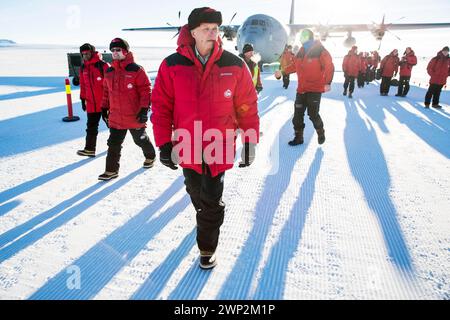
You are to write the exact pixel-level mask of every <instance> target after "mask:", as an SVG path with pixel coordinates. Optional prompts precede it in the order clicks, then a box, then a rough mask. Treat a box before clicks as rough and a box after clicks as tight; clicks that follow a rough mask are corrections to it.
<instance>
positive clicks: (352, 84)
mask: <svg viewBox="0 0 450 320" xmlns="http://www.w3.org/2000/svg"><path fill="white" fill-rule="evenodd" d="M349 85H350V89H349V92H350V93H353V91H354V90H355V77H350V76H346V77H345V81H344V90H345V91H347V88H348V87H349Z"/></svg>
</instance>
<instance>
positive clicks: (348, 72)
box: [342, 46, 361, 98]
mask: <svg viewBox="0 0 450 320" xmlns="http://www.w3.org/2000/svg"><path fill="white" fill-rule="evenodd" d="M360 69H361V60H360V59H359V56H358V47H357V46H353V47H352V48H351V49H350V51H349V52H348V54H347V55H346V56H345V57H344V60H343V61H342V71H343V72H344V77H345V81H344V93H343V95H344V96H346V95H347V89H349V92H348V97H349V98H353V91H354V90H355V79H356V77H357V76H358V74H359V70H360ZM349 85H350V88H349Z"/></svg>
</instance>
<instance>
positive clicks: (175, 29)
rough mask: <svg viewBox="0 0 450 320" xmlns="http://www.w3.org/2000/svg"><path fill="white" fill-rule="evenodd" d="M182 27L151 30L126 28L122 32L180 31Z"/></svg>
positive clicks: (153, 28) (154, 28)
mask: <svg viewBox="0 0 450 320" xmlns="http://www.w3.org/2000/svg"><path fill="white" fill-rule="evenodd" d="M179 28H181V27H173V26H170V27H149V28H126V29H122V31H178V29H179Z"/></svg>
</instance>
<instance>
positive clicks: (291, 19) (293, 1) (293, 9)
mask: <svg viewBox="0 0 450 320" xmlns="http://www.w3.org/2000/svg"><path fill="white" fill-rule="evenodd" d="M294 11H295V0H292V1H291V14H290V16H289V24H294V20H295V16H294Z"/></svg>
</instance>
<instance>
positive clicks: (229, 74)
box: [220, 72, 233, 77]
mask: <svg viewBox="0 0 450 320" xmlns="http://www.w3.org/2000/svg"><path fill="white" fill-rule="evenodd" d="M232 75H233V73H231V72H225V73H221V74H220V76H221V77H225V76H232Z"/></svg>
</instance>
